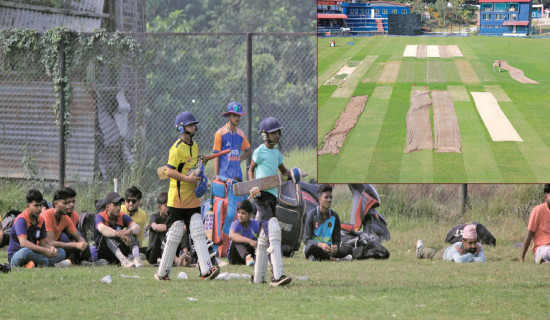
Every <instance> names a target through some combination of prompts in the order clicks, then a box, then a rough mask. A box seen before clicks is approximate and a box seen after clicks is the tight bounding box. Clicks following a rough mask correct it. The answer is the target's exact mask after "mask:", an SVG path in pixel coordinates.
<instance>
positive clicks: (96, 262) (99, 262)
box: [94, 259, 109, 267]
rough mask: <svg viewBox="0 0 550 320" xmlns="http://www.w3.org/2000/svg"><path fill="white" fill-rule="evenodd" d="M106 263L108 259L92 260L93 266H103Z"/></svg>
mask: <svg viewBox="0 0 550 320" xmlns="http://www.w3.org/2000/svg"><path fill="white" fill-rule="evenodd" d="M108 264H109V261H107V260H105V259H99V260H97V261H95V262H94V266H97V267H103V266H106V265H108Z"/></svg>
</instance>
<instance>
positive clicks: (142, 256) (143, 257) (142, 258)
mask: <svg viewBox="0 0 550 320" xmlns="http://www.w3.org/2000/svg"><path fill="white" fill-rule="evenodd" d="M139 257H140V258H141V260H145V259H147V258H146V257H145V254H143V253H140V254H139ZM134 258H135V257H134V255H133V254H131V253H130V254H129V255H128V260H130V261H133V260H134Z"/></svg>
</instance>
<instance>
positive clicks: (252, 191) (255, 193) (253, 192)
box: [249, 187, 260, 199]
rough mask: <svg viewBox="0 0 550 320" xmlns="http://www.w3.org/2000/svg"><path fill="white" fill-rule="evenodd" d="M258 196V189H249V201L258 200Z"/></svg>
mask: <svg viewBox="0 0 550 320" xmlns="http://www.w3.org/2000/svg"><path fill="white" fill-rule="evenodd" d="M259 196H260V188H258V187H254V188H252V189H250V197H249V198H250V199H254V198H258V197H259Z"/></svg>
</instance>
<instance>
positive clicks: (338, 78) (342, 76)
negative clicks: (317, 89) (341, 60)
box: [325, 61, 361, 86]
mask: <svg viewBox="0 0 550 320" xmlns="http://www.w3.org/2000/svg"><path fill="white" fill-rule="evenodd" d="M360 64H361V61H348V63H346V64H345V65H344V66H343V67H342V68H340V70H338V72H336V74H335V75H333V76H332V78H330V79H328V80H327V82H325V85H326V86H339V85H340V84H342V82H344V81H346V79H347V78H348V77H349V76H350V75H351V74H352V73H353V71H355V69H357V67H358V66H359V65H360ZM350 65H351V67H350Z"/></svg>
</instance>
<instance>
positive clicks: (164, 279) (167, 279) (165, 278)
mask: <svg viewBox="0 0 550 320" xmlns="http://www.w3.org/2000/svg"><path fill="white" fill-rule="evenodd" d="M153 278H155V280H158V281H170V277H168V275H165V276H164V277H159V275H158V274H157V273H156V272H155V275H154V276H153Z"/></svg>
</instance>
